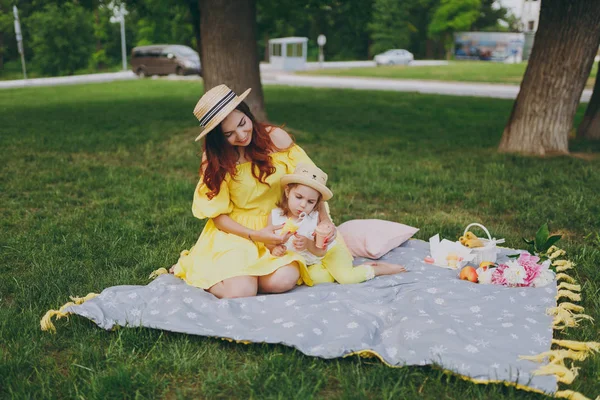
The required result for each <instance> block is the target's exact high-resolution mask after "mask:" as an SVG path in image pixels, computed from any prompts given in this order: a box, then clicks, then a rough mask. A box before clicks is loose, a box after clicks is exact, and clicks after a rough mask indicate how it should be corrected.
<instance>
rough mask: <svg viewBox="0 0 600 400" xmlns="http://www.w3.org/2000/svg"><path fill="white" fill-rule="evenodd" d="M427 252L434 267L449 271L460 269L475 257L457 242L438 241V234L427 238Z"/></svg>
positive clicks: (469, 250)
mask: <svg viewBox="0 0 600 400" xmlns="http://www.w3.org/2000/svg"><path fill="white" fill-rule="evenodd" d="M429 251H430V253H431V258H433V263H434V264H435V265H437V266H438V267H444V268H450V269H458V268H462V267H463V266H464V265H465V264H466V263H468V262H470V261H472V260H473V258H474V257H475V255H474V254H472V252H471V249H469V248H468V247H465V246H463V245H462V244H460V243H459V242H451V241H450V240H447V239H443V240H442V241H440V235H439V234H437V235H435V236H432V237H430V238H429Z"/></svg>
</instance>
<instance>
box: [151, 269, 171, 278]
mask: <svg viewBox="0 0 600 400" xmlns="http://www.w3.org/2000/svg"><path fill="white" fill-rule="evenodd" d="M168 273H169V271H167V269H166V268H159V269H157V270H155V271H152V273H151V274H150V276H149V277H148V279H156V278H158V277H159V276H161V275H164V274H168Z"/></svg>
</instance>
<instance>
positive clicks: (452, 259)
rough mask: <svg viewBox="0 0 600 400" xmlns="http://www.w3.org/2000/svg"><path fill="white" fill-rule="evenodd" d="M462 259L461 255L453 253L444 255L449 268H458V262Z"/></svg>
mask: <svg viewBox="0 0 600 400" xmlns="http://www.w3.org/2000/svg"><path fill="white" fill-rule="evenodd" d="M462 260H463V258H462V257H460V256H458V255H456V254H454V253H450V254H448V255H447V256H446V263H447V264H448V266H449V267H451V268H458V263H459V262H461V261H462Z"/></svg>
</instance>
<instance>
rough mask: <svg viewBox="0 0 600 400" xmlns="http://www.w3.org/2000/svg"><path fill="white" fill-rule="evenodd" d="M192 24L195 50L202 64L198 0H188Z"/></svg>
mask: <svg viewBox="0 0 600 400" xmlns="http://www.w3.org/2000/svg"><path fill="white" fill-rule="evenodd" d="M188 4H189V9H190V15H191V19H192V26H193V27H194V37H195V38H196V51H197V52H198V54H199V55H200V65H201V66H202V45H201V43H202V37H201V36H200V1H190V2H189V3H188Z"/></svg>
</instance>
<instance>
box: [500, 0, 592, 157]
mask: <svg viewBox="0 0 600 400" xmlns="http://www.w3.org/2000/svg"><path fill="white" fill-rule="evenodd" d="M599 43H600V2H598V0H577V1H571V0H542V4H541V9H540V22H539V28H538V31H537V32H536V35H535V41H534V45H533V49H532V51H531V57H530V58H529V64H528V66H527V70H526V71H525V76H524V77H523V81H522V82H521V90H520V92H519V95H518V96H517V100H516V101H515V103H514V105H513V109H512V113H511V115H510V118H509V120H508V123H507V124H506V127H505V128H504V133H503V134H502V139H501V141H500V147H499V150H500V151H502V152H518V153H526V154H537V155H544V154H546V153H549V152H551V153H568V152H569V148H568V135H569V132H570V131H571V129H572V127H573V117H574V116H575V112H576V111H577V106H578V104H579V101H580V99H581V93H582V92H583V89H584V87H585V83H586V81H587V79H588V77H589V75H590V71H591V68H592V64H593V62H594V54H595V53H596V51H597V50H598V44H599Z"/></svg>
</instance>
